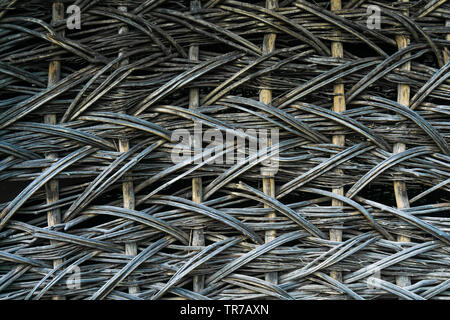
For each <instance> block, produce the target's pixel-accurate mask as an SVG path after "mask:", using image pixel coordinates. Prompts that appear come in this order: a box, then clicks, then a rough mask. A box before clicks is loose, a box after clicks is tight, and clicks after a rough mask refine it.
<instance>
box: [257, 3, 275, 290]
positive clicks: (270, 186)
mask: <svg viewBox="0 0 450 320" xmlns="http://www.w3.org/2000/svg"><path fill="white" fill-rule="evenodd" d="M266 8H267V9H269V10H272V9H275V8H278V0H266ZM276 37H277V35H276V33H268V34H265V35H264V42H263V54H269V53H271V52H272V51H274V50H275V40H276ZM259 101H261V102H263V103H265V104H269V105H270V104H272V90H271V89H262V90H261V91H260V93H259ZM267 138H268V140H267V147H269V146H270V145H271V142H272V141H271V140H270V138H269V137H267ZM261 175H262V176H263V178H262V183H263V192H264V193H265V194H267V195H268V196H270V197H275V178H274V175H273V172H271V170H270V168H264V167H263V168H261ZM264 207H265V208H269V207H268V206H267V205H264ZM267 217H268V218H269V219H272V218H275V217H276V214H275V211H273V212H271V213H269V214H268V215H267ZM275 238H276V231H275V230H268V231H266V235H265V242H270V241H272V240H273V239H275ZM266 281H268V282H271V283H274V284H277V283H278V273H277V272H268V273H266Z"/></svg>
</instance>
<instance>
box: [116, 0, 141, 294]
mask: <svg viewBox="0 0 450 320" xmlns="http://www.w3.org/2000/svg"><path fill="white" fill-rule="evenodd" d="M118 9H119V10H120V11H124V12H126V11H127V7H126V6H119V7H118ZM127 32H128V27H127V26H123V27H120V29H119V34H124V33H127ZM123 54H124V52H123V50H120V52H119V57H120V56H122V55H123ZM127 63H128V59H124V60H123V61H122V62H121V65H125V64H127ZM129 149H130V143H129V141H128V139H127V138H125V137H124V138H120V139H119V151H120V152H127V151H128V150H129ZM122 194H123V207H124V208H125V209H132V210H133V209H134V207H135V204H136V203H135V197H134V184H133V179H132V177H130V176H127V175H125V177H124V181H123V182H122ZM125 254H126V255H130V256H136V255H137V254H138V247H137V244H136V242H129V243H126V244H125ZM139 292H140V290H139V287H138V286H129V287H128V293H130V294H137V293H139Z"/></svg>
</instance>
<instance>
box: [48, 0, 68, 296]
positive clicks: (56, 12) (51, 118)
mask: <svg viewBox="0 0 450 320" xmlns="http://www.w3.org/2000/svg"><path fill="white" fill-rule="evenodd" d="M63 19H64V5H63V4H62V3H61V2H60V1H55V2H54V3H53V6H52V20H53V22H57V21H59V20H63ZM60 78H61V62H60V61H59V58H58V57H56V58H55V59H54V60H53V61H51V62H50V64H49V68H48V87H51V86H53V85H54V84H55V83H56V82H58V81H59V80H60ZM44 122H45V123H47V124H56V114H52V113H49V114H46V115H45V116H44ZM45 158H47V159H57V158H58V155H57V154H56V153H54V152H49V153H48V154H46V155H45ZM45 193H46V198H47V204H51V203H53V202H56V201H58V200H59V182H58V180H57V179H52V180H50V181H49V182H48V183H47V184H46V185H45ZM59 223H61V210H60V209H59V208H56V209H53V210H50V211H48V212H47V224H48V226H49V227H53V226H55V225H57V224H59ZM50 243H51V244H54V243H55V242H54V241H50ZM62 262H63V260H62V259H55V260H53V267H54V268H56V267H57V266H58V265H60V264H61V263H62ZM53 300H64V297H60V296H55V297H53Z"/></svg>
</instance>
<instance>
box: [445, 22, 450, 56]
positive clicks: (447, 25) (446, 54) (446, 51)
mask: <svg viewBox="0 0 450 320" xmlns="http://www.w3.org/2000/svg"><path fill="white" fill-rule="evenodd" d="M445 26H446V27H450V19H447V20H445ZM446 39H447V40H448V41H450V33H448V34H447V36H446ZM444 60H445V61H444V63H448V62H449V61H450V52H449V50H448V47H445V49H444Z"/></svg>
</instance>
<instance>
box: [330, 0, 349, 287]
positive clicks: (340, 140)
mask: <svg viewBox="0 0 450 320" xmlns="http://www.w3.org/2000/svg"><path fill="white" fill-rule="evenodd" d="M341 9H342V3H341V0H331V11H339V10H341ZM340 35H341V33H340V31H336V36H337V37H340ZM331 54H332V56H333V57H334V58H343V57H344V46H343V45H342V42H341V41H333V42H332V43H331ZM345 110H346V104H345V89H344V84H343V83H336V84H335V85H334V98H333V111H334V112H343V111H345ZM332 141H333V144H335V145H337V146H344V145H345V135H342V134H336V135H333V138H332ZM337 173H338V174H342V173H343V172H342V171H341V170H337ZM332 192H333V193H335V194H338V195H341V196H343V195H344V188H343V187H339V188H333V189H332ZM331 205H332V206H336V207H338V206H339V207H341V206H343V203H342V201H339V200H336V199H333V200H332V202H331ZM330 240H331V241H337V242H341V241H342V230H341V229H331V230H330ZM330 276H331V277H332V278H334V279H336V280H337V281H342V273H341V272H337V271H332V272H331V274H330Z"/></svg>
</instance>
